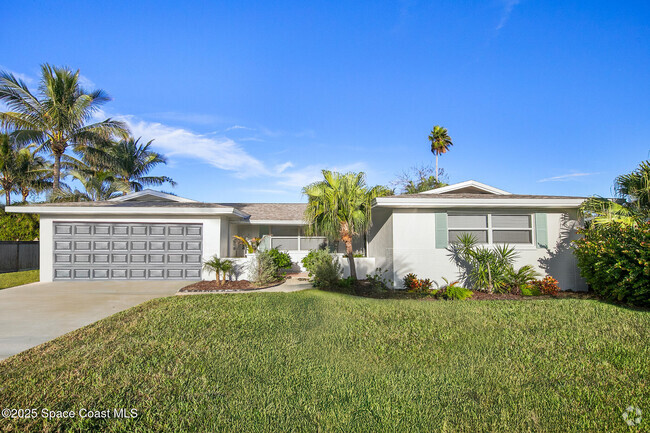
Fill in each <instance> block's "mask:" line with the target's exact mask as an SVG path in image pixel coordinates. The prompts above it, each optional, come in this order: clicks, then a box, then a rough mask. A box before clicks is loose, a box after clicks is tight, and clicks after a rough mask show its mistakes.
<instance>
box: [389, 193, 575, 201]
mask: <svg viewBox="0 0 650 433" xmlns="http://www.w3.org/2000/svg"><path fill="white" fill-rule="evenodd" d="M387 197H391V198H396V197H399V198H416V199H417V198H424V199H432V200H447V199H450V198H474V199H488V200H490V199H492V200H494V199H499V200H502V199H565V198H568V199H581V200H586V199H587V197H576V196H567V195H534V194H507V195H494V194H428V193H426V192H421V193H418V194H400V195H389V196H387Z"/></svg>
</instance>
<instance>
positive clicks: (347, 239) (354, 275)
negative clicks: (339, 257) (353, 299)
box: [343, 235, 357, 280]
mask: <svg viewBox="0 0 650 433" xmlns="http://www.w3.org/2000/svg"><path fill="white" fill-rule="evenodd" d="M343 242H344V243H345V253H346V255H347V256H348V264H349V265H350V276H351V277H352V279H353V280H356V279H357V268H356V265H355V264H354V250H353V249H352V236H350V235H348V236H346V237H344V238H343Z"/></svg>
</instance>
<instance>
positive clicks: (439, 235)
mask: <svg viewBox="0 0 650 433" xmlns="http://www.w3.org/2000/svg"><path fill="white" fill-rule="evenodd" d="M448 243H449V233H448V232H447V214H446V213H436V248H447V244H448Z"/></svg>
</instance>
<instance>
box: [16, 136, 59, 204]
mask: <svg viewBox="0 0 650 433" xmlns="http://www.w3.org/2000/svg"><path fill="white" fill-rule="evenodd" d="M40 150H41V149H40V147H38V146H36V145H35V144H30V145H29V146H27V147H25V148H24V151H25V153H24V157H23V158H22V159H21V165H20V176H19V177H18V180H17V190H18V192H19V193H20V195H21V196H22V200H23V203H25V202H27V197H29V195H30V194H38V193H42V192H47V191H51V190H52V163H51V162H49V161H48V160H46V159H45V158H43V157H42V156H41V155H39V152H40Z"/></svg>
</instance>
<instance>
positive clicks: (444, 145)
mask: <svg viewBox="0 0 650 433" xmlns="http://www.w3.org/2000/svg"><path fill="white" fill-rule="evenodd" d="M429 141H430V142H431V153H433V154H434V155H435V156H436V180H438V157H439V156H440V155H442V154H443V153H447V151H448V150H449V148H450V147H451V146H453V145H454V143H452V142H451V137H450V136H449V134H447V128H443V127H442V126H438V125H436V126H434V127H433V129H432V130H431V133H430V134H429Z"/></svg>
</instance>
